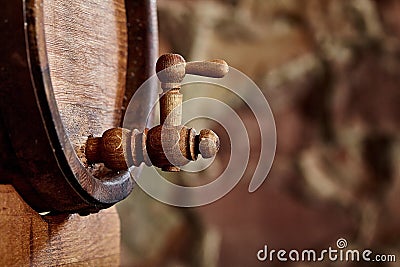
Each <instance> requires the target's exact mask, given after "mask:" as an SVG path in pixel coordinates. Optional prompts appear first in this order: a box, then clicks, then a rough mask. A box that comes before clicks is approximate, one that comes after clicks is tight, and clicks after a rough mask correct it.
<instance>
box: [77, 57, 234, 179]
mask: <svg viewBox="0 0 400 267" xmlns="http://www.w3.org/2000/svg"><path fill="white" fill-rule="evenodd" d="M156 71H157V76H158V79H159V80H160V82H161V88H162V89H163V92H162V93H161V95H160V125H158V126H155V127H153V128H151V129H145V130H144V132H142V133H141V132H139V131H138V130H136V129H134V130H132V131H130V130H128V129H123V128H113V129H109V130H107V131H105V132H104V133H103V136H102V137H89V138H88V140H87V143H86V151H85V153H86V157H87V160H88V162H89V163H99V162H103V163H104V164H105V166H106V167H108V168H110V169H113V170H126V169H128V167H129V166H132V165H133V166H139V165H140V164H141V163H142V162H144V163H145V164H146V165H148V166H151V165H154V166H156V167H159V168H161V169H162V170H163V171H170V172H176V171H180V167H181V166H183V165H186V164H187V163H189V161H194V160H196V159H197V156H198V154H201V155H202V157H203V158H211V157H213V156H215V154H216V153H217V152H218V149H219V138H218V136H217V135H216V134H215V133H214V132H213V131H212V130H208V129H203V130H201V131H200V133H199V134H198V135H197V134H196V131H195V130H194V129H192V128H188V127H186V126H183V125H181V124H182V94H181V93H180V88H181V83H182V80H183V79H184V77H185V75H186V74H194V75H200V76H206V77H213V78H222V77H223V76H225V75H226V74H227V73H228V71H229V66H228V64H226V62H225V61H223V60H212V61H195V62H186V61H185V60H184V59H183V57H182V56H180V55H178V54H165V55H162V56H161V57H160V58H159V59H158V61H157V64H156Z"/></svg>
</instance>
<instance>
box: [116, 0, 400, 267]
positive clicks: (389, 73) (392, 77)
mask: <svg viewBox="0 0 400 267" xmlns="http://www.w3.org/2000/svg"><path fill="white" fill-rule="evenodd" d="M158 7H159V30H160V53H165V52H176V53H181V54H182V55H184V57H185V58H186V59H188V60H201V59H212V58H222V59H225V60H226V61H227V62H228V63H229V64H230V65H231V66H233V67H235V68H236V69H238V70H241V71H242V72H244V73H245V74H246V75H248V76H249V77H251V78H252V79H253V80H254V81H255V82H256V83H257V84H258V86H259V87H260V88H261V89H262V91H263V93H264V95H265V96H266V98H267V99H268V101H269V103H270V105H271V108H272V110H273V113H274V116H275V121H276V126H277V134H278V145H277V153H276V157H275V161H274V165H273V168H272V170H271V173H270V174H269V176H268V179H267V180H266V182H264V184H263V185H262V187H261V188H260V189H259V190H258V191H256V192H255V193H253V194H249V193H248V192H247V187H248V182H249V179H250V177H251V175H252V173H253V172H254V169H255V166H256V164H257V159H258V158H257V157H258V154H259V142H260V140H259V139H260V137H259V132H258V130H257V129H256V126H257V125H256V123H255V122H254V117H253V116H252V114H251V113H250V111H249V110H248V109H247V108H246V107H245V106H241V105H240V103H239V102H235V103H233V104H232V105H235V110H236V111H237V112H238V113H239V114H240V116H241V118H242V119H243V121H244V123H245V124H246V127H247V129H248V130H249V133H250V139H251V140H252V143H251V148H252V150H251V151H252V154H251V157H250V164H249V166H248V168H247V170H246V172H245V176H244V179H242V181H241V182H240V183H239V185H238V186H237V187H236V188H235V189H234V190H233V191H232V192H231V193H229V194H228V195H227V196H226V197H224V198H223V199H221V200H219V201H217V202H215V203H213V204H210V205H207V206H205V207H201V208H196V209H179V208H172V207H169V206H166V205H163V204H160V203H157V202H156V201H154V200H151V199H150V198H149V197H147V196H146V195H145V194H144V193H143V192H141V191H140V190H139V189H135V190H136V192H134V194H133V195H132V197H130V199H128V200H127V201H125V202H123V203H122V204H121V206H120V207H119V208H120V211H121V219H122V225H123V236H124V241H123V242H124V243H123V244H124V247H125V250H126V251H125V254H124V255H125V256H124V258H123V263H124V265H125V266H190V267H191V266H207V267H208V266H210V267H211V266H232V267H234V266H238V267H239V266H240V267H241V266H261V265H263V264H265V263H259V262H258V261H257V258H256V253H257V251H258V250H259V249H261V248H262V247H263V246H264V244H268V246H270V247H273V248H277V249H279V248H285V249H291V248H315V249H319V248H321V249H324V248H326V247H328V246H334V245H335V242H336V240H337V239H338V238H340V237H344V238H346V239H347V240H348V242H349V244H350V245H351V247H353V248H369V249H372V250H375V251H376V252H381V253H390V254H396V255H397V258H398V259H399V258H400V212H399V211H400V164H399V163H400V135H399V133H400V131H399V129H400V88H399V85H400V43H399V42H400V1H396V0H376V1H372V0H324V1H322V0H279V1H278V0H220V1H183V0H159V2H158ZM227 101H228V102H229V101H230V100H229V99H227ZM232 102H234V100H232ZM205 108H208V107H205ZM216 112H218V110H216ZM227 119H228V118H227ZM211 127H213V129H215V130H216V132H218V133H219V134H220V135H221V140H222V148H221V151H220V154H219V155H218V157H217V159H216V162H214V164H213V167H214V168H211V170H209V171H208V172H205V173H202V174H200V175H199V177H200V178H199V177H198V178H199V179H202V177H204V176H207V175H210V176H212V175H213V174H214V173H218V172H219V171H220V170H218V168H219V169H223V167H224V166H225V165H226V161H227V160H229V149H228V148H229V146H230V145H235V144H229V143H227V141H226V140H228V139H227V138H226V136H225V133H224V132H223V130H222V129H219V128H218V127H219V126H218V125H211ZM144 175H146V173H145V174H144ZM179 179H180V180H181V181H184V183H187V184H190V182H188V181H187V179H188V178H187V177H186V176H185V174H181V175H180V176H179ZM204 179H206V178H204ZM185 181H186V182H185ZM329 264H330V263H326V262H325V263H323V264H321V265H320V266H330V265H329ZM279 265H280V264H279V263H276V262H273V263H270V264H269V266H279ZM285 266H307V265H306V264H301V263H291V264H289V263H287V264H285ZM332 266H336V265H333V264H332ZM341 266H350V265H341ZM354 266H362V264H361V263H357V264H354ZM380 266H395V265H390V264H389V263H387V264H381V265H380Z"/></svg>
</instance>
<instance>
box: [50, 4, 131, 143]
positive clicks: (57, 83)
mask: <svg viewBox="0 0 400 267" xmlns="http://www.w3.org/2000/svg"><path fill="white" fill-rule="evenodd" d="M43 14H44V20H43V22H44V31H45V36H46V48H47V57H48V64H49V71H50V78H51V81H52V85H53V90H54V97H55V99H56V101H57V106H58V110H59V113H60V116H61V119H62V121H63V124H64V127H65V130H66V132H67V134H68V136H69V138H70V140H71V141H72V143H73V144H74V145H75V146H77V147H79V146H81V145H83V144H84V142H85V141H86V138H87V136H89V135H96V134H101V133H103V132H104V131H105V130H106V129H108V128H111V127H114V126H116V125H118V124H119V122H120V120H121V105H122V100H123V96H124V93H125V75H126V67H127V60H126V59H127V46H128V37H127V28H126V14H125V4H124V0H102V1H98V0H86V1H75V0H63V1H55V0H43Z"/></svg>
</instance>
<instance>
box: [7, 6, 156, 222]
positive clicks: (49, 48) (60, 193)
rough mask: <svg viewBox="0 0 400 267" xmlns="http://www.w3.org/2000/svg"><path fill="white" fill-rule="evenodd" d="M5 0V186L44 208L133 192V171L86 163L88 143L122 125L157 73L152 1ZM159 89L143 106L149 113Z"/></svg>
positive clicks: (83, 210)
mask: <svg viewBox="0 0 400 267" xmlns="http://www.w3.org/2000/svg"><path fill="white" fill-rule="evenodd" d="M0 2H1V7H2V8H1V9H0V34H1V36H2V40H3V41H2V42H1V44H0V46H1V50H0V51H1V53H0V66H1V69H0V75H1V76H0V84H1V90H0V112H1V113H0V115H1V117H0V127H1V128H0V151H1V152H0V160H1V163H0V172H1V174H2V175H1V176H2V177H0V181H1V183H11V184H12V185H13V186H14V187H15V189H16V190H17V191H18V192H19V194H20V195H21V196H22V197H23V199H24V200H25V201H26V202H27V203H28V204H29V205H30V206H31V207H32V208H33V209H35V210H36V211H38V212H52V213H66V212H67V213H73V212H79V213H80V214H89V213H92V212H97V211H99V210H100V209H104V208H107V207H110V206H111V205H113V204H115V203H116V202H118V201H120V200H122V199H123V198H125V197H126V196H127V195H128V194H129V193H130V192H131V190H132V187H133V182H132V178H131V175H130V173H128V172H113V171H111V170H109V169H107V168H105V167H104V166H102V165H101V164H97V165H94V166H88V164H87V162H86V160H85V154H84V148H85V147H84V146H85V142H86V140H87V138H88V136H90V135H97V136H98V135H101V134H102V133H103V132H104V131H105V130H106V129H109V128H112V127H117V126H119V125H121V121H122V116H123V113H124V110H125V108H126V106H127V105H128V103H129V99H130V98H131V97H132V95H133V94H134V92H135V90H136V89H137V88H138V87H139V85H140V84H141V83H142V82H144V81H145V80H146V79H147V78H148V77H149V76H150V75H151V73H152V72H153V71H154V70H153V69H154V65H155V59H156V56H157V49H158V48H157V29H156V15H155V14H156V11H155V1H152V0H148V1H147V0H143V1H126V2H125V1H124V0H102V1H98V0H18V1H8V0H1V1H0ZM156 94H157V92H156V91H154V92H148V95H147V96H146V97H144V98H143V101H142V103H140V104H138V105H140V107H138V108H137V109H136V110H138V112H147V110H149V109H150V108H151V107H150V103H151V101H152V99H154V98H155V97H157V96H156ZM138 115H140V114H138ZM137 171H138V170H133V172H132V173H133V174H135V173H137Z"/></svg>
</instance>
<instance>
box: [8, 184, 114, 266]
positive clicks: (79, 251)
mask: <svg viewBox="0 0 400 267" xmlns="http://www.w3.org/2000/svg"><path fill="white" fill-rule="evenodd" d="M0 236H1V243H0V266H18V267H19V266H119V253H120V241H119V240H120V223H119V218H118V214H117V212H116V209H115V208H110V209H107V210H103V211H101V212H99V213H97V214H92V215H89V216H85V217H81V216H79V215H77V214H74V215H58V216H48V217H46V216H45V217H41V216H40V215H39V214H37V213H36V212H35V211H34V210H32V209H31V208H30V207H29V206H28V205H27V204H26V203H25V202H24V201H23V200H22V199H21V198H20V196H19V195H18V194H17V192H16V191H15V190H14V188H13V187H12V186H11V185H0Z"/></svg>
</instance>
